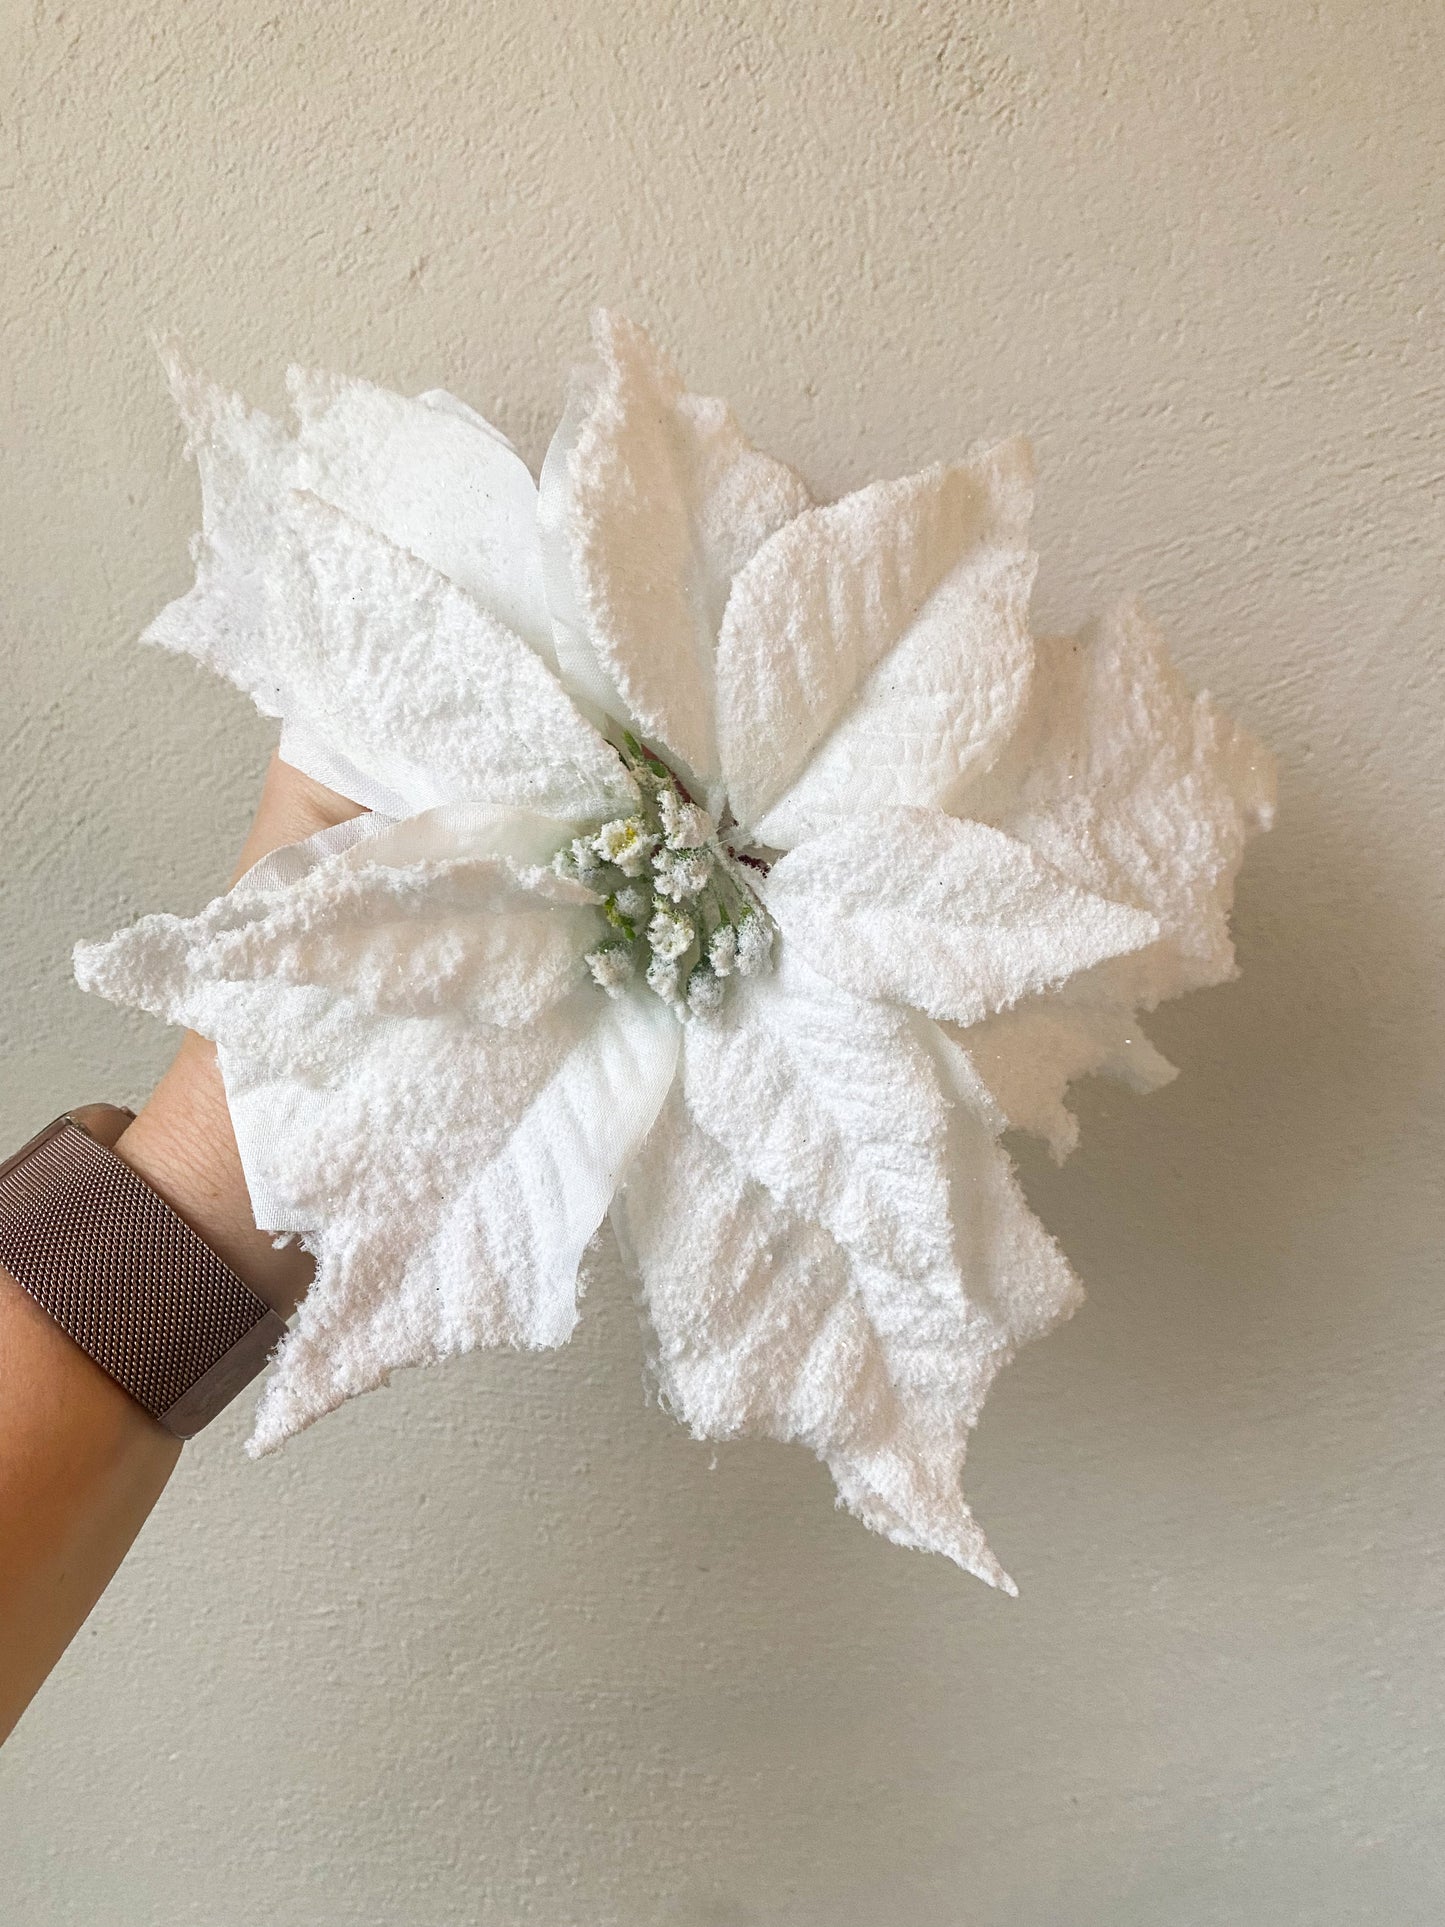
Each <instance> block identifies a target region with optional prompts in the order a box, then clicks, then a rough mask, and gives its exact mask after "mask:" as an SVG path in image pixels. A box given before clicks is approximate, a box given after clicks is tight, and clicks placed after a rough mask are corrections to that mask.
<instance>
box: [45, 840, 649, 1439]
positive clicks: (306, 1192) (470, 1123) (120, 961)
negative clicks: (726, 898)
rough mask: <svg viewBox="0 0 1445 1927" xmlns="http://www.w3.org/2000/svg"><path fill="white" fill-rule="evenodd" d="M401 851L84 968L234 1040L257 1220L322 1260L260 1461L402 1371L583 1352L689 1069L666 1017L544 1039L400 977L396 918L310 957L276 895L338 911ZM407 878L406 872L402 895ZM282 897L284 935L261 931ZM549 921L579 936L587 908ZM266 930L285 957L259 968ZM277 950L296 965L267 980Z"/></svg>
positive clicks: (231, 1051)
mask: <svg viewBox="0 0 1445 1927" xmlns="http://www.w3.org/2000/svg"><path fill="white" fill-rule="evenodd" d="M398 827H399V830H400V831H402V832H406V833H407V834H409V835H411V836H412V837H413V838H415V837H416V836H417V834H418V832H417V828H416V826H415V825H413V824H406V825H401V826H398ZM389 834H390V832H389V831H388V830H387V829H382V830H381V831H379V832H378V833H377V835H376V836H375V837H371V838H364V839H363V840H361V841H359V842H357V843H355V844H354V845H353V846H351V847H350V848H348V849H346V850H345V851H344V852H342V853H341V854H340V855H336V854H334V853H333V854H323V855H322V857H321V858H320V860H319V861H317V862H315V863H312V864H309V865H308V863H307V861H306V858H305V856H304V855H300V854H298V852H296V851H294V850H293V851H288V852H286V853H284V859H283V861H282V862H281V864H280V865H279V866H278V867H279V868H280V869H281V870H283V871H289V872H294V873H295V881H294V882H293V883H291V884H290V885H289V886H283V885H278V884H276V883H275V882H274V881H273V880H268V875H267V873H266V871H265V868H264V866H263V873H262V876H261V881H260V883H259V885H258V884H257V883H256V882H255V881H254V878H255V877H256V874H257V873H256V872H252V873H251V878H252V879H253V880H252V881H251V883H250V887H249V889H248V887H247V883H248V880H247V879H242V882H241V884H240V885H238V886H237V889H236V890H235V891H233V892H232V893H231V894H230V896H229V897H228V898H225V899H220V900H218V903H217V904H213V905H211V906H209V908H208V910H207V911H205V912H202V914H201V916H199V917H197V918H192V919H188V920H182V919H178V918H160V917H155V918H147V919H144V920H143V921H142V922H141V923H140V924H138V925H136V926H134V927H133V928H132V929H131V930H128V931H123V932H121V933H120V934H119V935H118V936H116V937H114V938H112V939H111V940H110V941H109V943H107V944H103V945H93V946H84V947H82V948H81V949H80V950H79V951H78V953H77V975H78V976H79V978H80V980H81V982H82V984H83V985H84V986H85V987H86V988H89V989H93V990H98V991H100V992H101V993H102V994H104V995H106V996H109V997H111V998H112V999H114V1000H115V1001H117V1002H123V1003H129V1004H132V1005H136V1006H139V1007H141V1008H144V1009H148V1010H152V1011H155V1012H156V1013H158V1014H159V1015H162V1016H165V1017H167V1018H169V1019H170V1020H171V1021H172V1022H176V1023H184V1024H188V1025H189V1026H191V1027H192V1028H193V1029H195V1030H197V1031H199V1032H200V1033H201V1034H202V1035H203V1036H207V1037H211V1038H213V1039H214V1040H215V1041H216V1044H217V1047H218V1054H219V1058H220V1063H221V1069H222V1074H223V1077H224V1080H225V1084H226V1091H227V1099H228V1103H229V1105H230V1107H231V1111H232V1116H233V1119H234V1121H235V1124H236V1131H237V1139H238V1143H239V1144H240V1147H241V1152H242V1160H243V1164H244V1166H245V1168H246V1173H247V1180H248V1184H249V1185H250V1188H251V1193H252V1203H253V1208H254V1209H255V1213H256V1218H257V1221H258V1223H260V1224H262V1225H263V1226H265V1227H266V1228H268V1229H271V1230H277V1231H292V1232H296V1233H299V1234H300V1235H301V1237H302V1240H303V1242H304V1243H305V1244H306V1246H307V1248H308V1249H310V1250H311V1251H313V1252H314V1253H315V1254H316V1258H317V1276H316V1280H315V1283H314V1284H313V1285H312V1287H311V1290H310V1292H309V1293H308V1295H307V1298H306V1301H305V1304H304V1306H303V1308H302V1311H301V1314H300V1316H299V1318H298V1321H297V1324H296V1327H295V1330H294V1332H293V1333H292V1335H291V1337H290V1338H289V1339H288V1340H287V1341H286V1344H285V1345H284V1346H283V1348H282V1351H281V1353H280V1355H279V1359H278V1364H277V1367H276V1372H275V1376H274V1378H273V1380H272V1382H271V1386H270V1389H269V1390H268V1392H267V1394H266V1397H265V1399H264V1400H263V1403H262V1407H261V1410H260V1413H259V1415H258V1421H257V1433H256V1439H255V1441H254V1444H255V1446H256V1449H267V1448H268V1447H270V1446H272V1445H275V1444H278V1443H280V1441H281V1439H282V1438H284V1437H285V1436H287V1435H288V1434H289V1433H291V1432H293V1431H296V1430H298V1429H299V1428H300V1427H301V1426H302V1425H304V1424H307V1423H309V1422H310V1421H311V1420H312V1419H314V1418H317V1417H319V1416H321V1414H322V1413H323V1412H326V1411H329V1410H330V1409H332V1407H333V1406H335V1405H336V1404H338V1403H340V1401H341V1400H342V1399H343V1398H346V1397H350V1396H352V1395H353V1394H355V1393H357V1392H360V1391H365V1390H367V1389H369V1388H370V1387H371V1386H373V1385H376V1384H379V1383H381V1382H382V1381H383V1380H384V1379H385V1378H386V1377H387V1376H388V1375H389V1374H390V1372H391V1371H393V1370H395V1369H397V1368H398V1367H399V1366H402V1365H407V1364H414V1363H421V1362H426V1361H428V1360H432V1359H437V1358H441V1357H444V1356H447V1355H449V1354H450V1353H453V1352H458V1351H465V1350H467V1349H469V1348H470V1347H471V1346H473V1345H477V1344H513V1345H532V1346H535V1345H555V1344H560V1343H562V1342H563V1341H564V1340H565V1339H566V1337H567V1336H568V1335H569V1333H570V1332H571V1329H572V1326H573V1323H574V1322H575V1286H576V1272H577V1264H578V1261H579V1259H580V1256H581V1252H582V1249H583V1247H584V1246H585V1244H586V1243H587V1241H588V1239H589V1238H590V1237H591V1236H592V1234H593V1233H594V1232H595V1231H596V1229H597V1226H598V1224H599V1223H600V1222H601V1219H602V1217H603V1215H604V1214H605V1212H606V1209H607V1205H608V1202H609V1200H610V1198H611V1195H612V1190H613V1188H614V1187H615V1184H616V1182H617V1179H618V1176H619V1174H620V1172H621V1171H622V1169H623V1167H624V1166H625V1164H626V1162H627V1159H628V1157H629V1156H630V1155H631V1153H632V1150H633V1148H634V1147H635V1145H636V1144H637V1143H638V1142H640V1140H641V1139H642V1137H643V1136H644V1135H645V1134H646V1131H647V1130H648V1128H649V1126H650V1125H651V1123H652V1120H653V1118H654V1116H655V1115H656V1111H657V1108H658V1106H659V1105H660V1104H661V1102H662V1100H663V1097H664V1095H665V1093H666V1090H667V1086H668V1083H669V1082H670V1080H671V1077H672V1074H673V1068H674V1064H675V1059H676V1051H677V1025H676V1023H675V1021H674V1020H673V1018H672V1017H671V1016H670V1014H669V1013H667V1012H666V1011H665V1010H663V1009H662V1007H661V1006H660V1005H657V1004H656V1001H655V1000H648V999H645V998H632V999H623V1000H620V1001H618V1002H616V1003H614V1002H611V1001H610V1000H608V999H605V998H601V997H598V996H597V994H596V992H595V991H594V990H592V989H591V988H590V987H588V988H585V989H581V990H574V991H573V992H572V993H571V994H570V995H564V996H562V997H561V998H560V999H558V998H557V997H555V996H553V997H550V998H548V999H546V1000H542V1001H539V1002H538V1003H537V1005H536V1007H535V1008H534V1009H533V1011H532V1012H531V1015H530V1017H529V1020H528V1021H527V1022H525V1023H520V1022H519V1023H515V1024H505V1023H488V1022H480V1021H478V1016H477V1012H476V1010H475V1008H474V998H473V997H472V995H471V994H470V993H471V992H473V991H474V989H475V985H474V984H469V983H467V982H466V981H465V973H456V975H455V977H454V981H453V984H452V990H453V991H454V993H455V994H450V995H449V994H446V990H445V986H443V985H439V983H438V982H437V981H436V979H435V978H434V979H433V982H432V983H431V985H430V986H429V987H428V986H427V984H426V982H425V972H417V971H416V970H414V968H413V966H412V964H411V962H410V961H409V960H408V961H406V962H405V963H404V965H403V980H401V981H398V982H396V983H392V982H390V981H389V980H385V979H382V978H379V977H378V973H377V972H376V971H375V970H374V968H373V964H374V953H375V947H376V945H377V944H378V943H380V944H381V945H382V947H383V949H384V948H385V946H386V944H387V941H388V938H387V929H386V925H385V924H384V923H383V924H381V925H379V926H374V925H372V924H370V923H369V922H365V921H363V922H359V923H358V925H357V926H356V928H355V930H354V931H353V932H352V938H353V942H352V943H351V944H350V945H348V944H347V942H346V941H345V939H344V935H343V934H339V933H338V934H336V936H335V942H334V944H333V946H332V947H331V948H329V949H328V947H327V946H326V944H325V943H324V942H323V941H322V940H321V939H322V929H321V925H320V921H319V920H318V922H317V924H316V926H315V927H314V928H313V931H312V937H313V941H312V944H311V947H310V949H309V951H308V950H307V949H306V948H305V947H304V944H299V943H298V933H299V931H300V930H301V929H304V926H305V924H306V922H307V919H306V918H305V917H304V916H297V917H292V918H291V919H290V920H289V921H288V920H287V918H286V916H285V914H284V913H283V912H282V911H281V909H280V908H279V907H278V903H277V899H278V898H282V897H284V898H289V904H290V907H291V908H293V909H294V908H295V906H296V905H298V904H301V903H304V902H305V901H306V896H307V890H308V886H309V887H310V888H311V890H312V892H313V894H314V895H315V896H316V897H317V898H318V899H319V900H320V901H321V902H322V903H325V901H326V895H327V889H330V890H331V892H332V893H333V896H334V892H335V889H336V888H337V880H338V879H339V880H340V887H341V889H342V892H343V898H344V894H345V889H346V887H347V886H348V885H349V884H351V883H352V882H354V881H356V880H358V879H359V880H360V882H361V884H362V885H363V887H367V888H370V887H374V886H376V885H377V884H378V873H379V872H384V871H385V870H386V868H387V866H386V865H384V864H378V863H374V862H369V861H367V860H366V859H367V858H368V856H369V855H371V854H373V853H374V852H375V850H376V849H377V848H378V847H384V845H385V842H386V838H387V836H388V835H389ZM457 860H458V859H450V860H449V861H453V862H454V861H457ZM353 864H354V867H353ZM439 868H440V869H441V870H442V872H443V873H445V870H446V862H445V861H444V862H443V864H442V865H441V866H439ZM407 875H408V872H407V871H405V870H394V871H393V872H392V877H393V879H394V880H396V881H398V882H400V883H401V884H402V887H404V886H405V879H406V878H407ZM443 880H444V878H443ZM538 882H539V885H540V884H541V879H540V878H539V879H538ZM323 883H324V884H325V886H326V887H325V888H323V887H322V886H323ZM561 887H562V889H563V890H564V891H565V889H566V887H567V886H565V885H563V886H561ZM263 904H264V905H265V907H266V910H267V911H268V912H269V922H268V918H267V916H266V915H262V916H260V917H259V918H256V919H248V911H249V910H255V909H257V908H259V907H260V906H262V905H263ZM348 907H349V906H348ZM386 907H387V908H388V909H389V910H391V911H394V910H395V908H396V905H395V903H394V902H392V903H389V904H388V905H387V906H386ZM331 908H332V910H333V911H334V909H335V904H334V902H333V904H332V906H331ZM552 914H554V915H557V916H558V917H559V919H560V920H562V921H563V922H565V921H566V917H567V915H568V909H567V906H565V905H561V906H557V907H556V908H554V910H553V912H552ZM586 914H588V915H592V914H593V913H592V912H590V911H588V912H587V913H586ZM505 916H506V913H505V912H503V913H502V917H501V919H499V921H500V920H505ZM278 926H279V934H278ZM333 931H335V923H334V921H333ZM268 933H269V934H270V936H271V944H270V950H271V953H272V956H271V958H269V959H268V958H267V957H266V956H264V955H257V956H254V957H253V956H249V955H246V954H244V949H245V945H246V944H247V943H248V942H250V943H252V944H254V947H255V949H256V950H257V951H258V952H264V950H265V938H266V936H267V934H268ZM238 935H239V937H240V939H241V947H242V951H243V954H242V955H241V956H240V958H239V959H238V957H237V955H236V949H237V945H236V942H235V939H236V938H237V936H238ZM278 953H279V954H280V956H281V957H282V959H283V962H282V966H281V968H279V969H264V965H265V964H266V963H267V962H270V961H273V960H274V958H275V956H276V955H277V954H278ZM298 953H299V961H300V963H304V964H305V965H306V966H308V967H309V968H308V969H307V970H303V969H302V968H300V967H299V966H298ZM572 974H573V978H574V980H575V978H576V976H577V975H578V974H579V973H578V971H577V969H576V963H575V960H574V964H573V971H572Z"/></svg>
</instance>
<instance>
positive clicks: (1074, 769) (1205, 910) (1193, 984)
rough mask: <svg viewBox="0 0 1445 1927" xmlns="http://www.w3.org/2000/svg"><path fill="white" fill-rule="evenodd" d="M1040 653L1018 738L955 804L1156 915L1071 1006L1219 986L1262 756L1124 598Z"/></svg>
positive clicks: (1264, 782) (1228, 962) (1089, 886)
mask: <svg viewBox="0 0 1445 1927" xmlns="http://www.w3.org/2000/svg"><path fill="white" fill-rule="evenodd" d="M1038 651H1039V668H1038V674H1037V676H1036V679H1035V686H1034V694H1033V698H1032V700H1031V702H1030V704H1029V708H1028V711H1027V713H1026V715H1025V717H1024V720H1023V722H1022V724H1021V726H1020V728H1019V731H1018V733H1017V736H1016V737H1015V739H1014V741H1013V742H1012V743H1011V744H1010V746H1009V749H1008V753H1007V754H1006V755H1005V756H1004V757H1002V758H1001V759H1000V761H999V763H998V764H997V766H996V767H995V768H994V769H993V770H992V771H991V772H989V773H988V774H987V775H985V776H982V777H980V778H978V779H977V780H975V781H974V782H972V783H969V784H966V785H965V786H964V787H963V789H962V790H961V792H960V794H959V796H958V797H957V798H956V799H955V803H956V808H957V809H958V811H959V813H960V814H963V815H967V816H970V817H976V818H979V819H981V820H983V821H985V822H988V823H993V824H995V825H997V827H998V828H1000V829H1002V830H1006V831H1007V832H1008V833H1009V834H1010V835H1011V836H1016V837H1020V838H1022V839H1023V840H1024V841H1025V842H1027V843H1028V844H1029V845H1030V846H1031V847H1032V848H1033V849H1035V850H1037V851H1038V853H1039V855H1040V856H1042V857H1044V858H1045V859H1046V860H1047V861H1048V862H1049V863H1051V864H1053V865H1054V867H1055V868H1056V869H1057V870H1059V871H1060V872H1061V873H1062V874H1063V875H1064V876H1067V877H1069V878H1071V879H1072V880H1073V881H1074V882H1075V883H1077V884H1079V885H1080V886H1081V887H1082V888H1084V889H1086V890H1093V891H1096V892H1098V893H1099V894H1100V895H1102V896H1107V897H1110V898H1113V899H1115V900H1116V901H1119V902H1122V903H1132V904H1135V905H1137V906H1138V907H1139V908H1140V909H1143V910H1147V911H1148V912H1149V913H1150V914H1151V915H1152V916H1154V917H1156V918H1157V919H1158V921H1159V925H1160V941H1159V942H1158V943H1157V944H1155V945H1153V946H1152V947H1151V948H1150V949H1149V950H1148V951H1147V952H1144V953H1141V954H1140V955H1138V956H1137V957H1133V958H1130V959H1127V960H1125V961H1122V962H1119V963H1115V964H1110V965H1108V966H1107V967H1106V968H1105V969H1104V971H1103V972H1101V973H1100V975H1099V977H1098V978H1097V979H1096V980H1094V981H1093V982H1091V983H1090V984H1089V985H1087V986H1086V985H1080V986H1079V988H1078V995H1079V997H1080V1000H1081V1001H1091V1002H1102V1001H1105V1000H1106V996H1107V997H1111V998H1113V1000H1115V1001H1118V1002H1122V1003H1125V1004H1132V1003H1142V1004H1143V1005H1145V1006H1146V1007H1152V1006H1153V1005H1154V1004H1156V1003H1158V1002H1159V1001H1160V999H1161V998H1164V997H1172V996H1177V995H1179V994H1180V993H1181V992H1183V991H1186V990H1193V989H1196V988H1199V987H1201V986H1203V985H1206V984H1213V983H1220V982H1223V981H1224V980H1225V979H1227V978H1228V977H1230V976H1232V975H1233V973H1234V950H1233V946H1232V944H1231V942H1230V938H1229V908H1230V904H1231V901H1232V898H1233V891H1234V878H1235V875H1236V873H1237V871H1238V868H1239V863H1240V859H1241V857H1242V855H1243V851H1244V844H1245V840H1246V838H1247V836H1248V835H1249V834H1250V833H1251V832H1252V831H1254V830H1257V829H1261V828H1267V827H1268V825H1269V823H1270V822H1271V820H1272V818H1273V813H1274V766H1273V761H1272V759H1271V757H1270V756H1269V753H1268V752H1267V751H1266V750H1265V749H1263V748H1262V746H1261V745H1260V744H1259V743H1257V742H1256V741H1255V740H1254V739H1253V738H1252V737H1251V736H1250V735H1249V734H1248V733H1247V732H1246V731H1245V730H1243V729H1241V728H1240V727H1239V726H1238V725H1237V724H1236V723H1234V722H1232V721H1231V720H1230V719H1229V718H1228V717H1227V716H1225V715H1224V714H1223V712H1222V711H1221V710H1220V709H1219V708H1218V707H1217V706H1216V705H1215V704H1214V702H1213V701H1211V699H1210V698H1209V696H1207V695H1203V694H1201V695H1198V696H1191V695H1190V693H1189V691H1188V690H1187V688H1186V687H1185V686H1184V683H1183V680H1182V679H1181V677H1180V676H1179V674H1178V672H1177V670H1176V669H1175V668H1174V666H1173V664H1172V663H1171V662H1170V661H1169V658H1168V656H1167V654H1166V653H1165V649H1164V645H1163V642H1162V639H1161V638H1160V636H1159V634H1158V631H1157V630H1156V629H1155V628H1154V627H1153V625H1152V624H1151V623H1150V622H1149V620H1148V618H1147V617H1146V616H1145V615H1144V613H1143V612H1142V610H1141V609H1140V608H1139V607H1138V605H1137V604H1135V603H1130V602H1125V603H1121V604H1119V605H1118V606H1116V607H1115V608H1114V609H1113V610H1112V611H1111V612H1110V613H1109V614H1108V615H1107V616H1105V617H1104V618H1103V619H1102V620H1100V621H1099V622H1097V623H1095V624H1092V625H1090V627H1089V628H1088V629H1086V630H1085V631H1084V632H1083V633H1082V634H1080V635H1078V636H1072V637H1062V638H1055V639H1051V640H1049V641H1045V642H1040V643H1039V645H1038Z"/></svg>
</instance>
